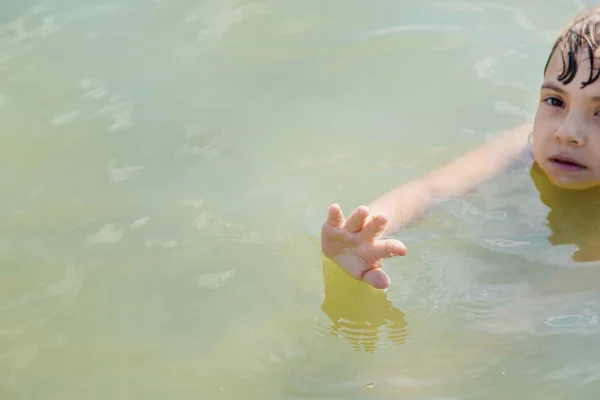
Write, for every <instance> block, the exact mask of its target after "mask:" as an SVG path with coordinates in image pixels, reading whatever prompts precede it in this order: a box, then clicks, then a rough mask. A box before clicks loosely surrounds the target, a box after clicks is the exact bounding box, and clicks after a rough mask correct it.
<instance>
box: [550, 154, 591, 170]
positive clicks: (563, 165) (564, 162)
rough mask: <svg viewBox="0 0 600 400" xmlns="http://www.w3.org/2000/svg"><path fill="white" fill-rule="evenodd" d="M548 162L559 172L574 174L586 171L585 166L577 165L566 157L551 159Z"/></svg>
mask: <svg viewBox="0 0 600 400" xmlns="http://www.w3.org/2000/svg"><path fill="white" fill-rule="evenodd" d="M550 162H551V163H552V165H553V166H554V168H556V169H559V170H561V171H567V172H576V171H582V170H584V169H587V168H586V166H585V165H583V164H580V163H578V162H577V161H575V160H573V159H572V158H567V157H552V158H551V159H550Z"/></svg>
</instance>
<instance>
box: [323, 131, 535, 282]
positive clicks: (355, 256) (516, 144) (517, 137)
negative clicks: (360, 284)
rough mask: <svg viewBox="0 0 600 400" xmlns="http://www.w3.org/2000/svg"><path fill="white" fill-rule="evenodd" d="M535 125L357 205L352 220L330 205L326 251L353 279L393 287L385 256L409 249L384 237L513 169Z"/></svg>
mask: <svg viewBox="0 0 600 400" xmlns="http://www.w3.org/2000/svg"><path fill="white" fill-rule="evenodd" d="M531 129H532V126H531V125H523V126H520V127H518V128H515V129H513V130H511V131H508V132H506V133H504V134H502V135H500V136H497V137H495V138H493V139H492V140H490V141H489V142H488V143H486V144H485V145H483V146H481V147H480V148H478V149H476V150H473V151H471V152H470V153H467V154H466V155H464V156H462V157H460V158H458V159H456V160H454V161H452V162H451V163H449V164H447V165H445V166H443V167H442V168H440V169H437V170H435V171H433V172H431V173H430V174H428V175H426V176H424V177H423V178H420V179H418V180H414V181H411V182H408V183H405V184H403V185H401V186H398V187H396V188H395V189H393V190H391V191H389V192H387V193H385V194H384V195H382V196H381V197H379V198H378V199H376V200H375V201H373V202H372V203H371V204H369V206H368V207H365V206H361V207H358V208H357V209H355V210H354V211H353V212H352V213H351V214H350V216H349V217H348V219H345V218H344V215H343V213H342V210H341V209H340V207H339V206H338V205H337V204H333V205H331V206H330V207H329V215H328V217H327V220H326V221H325V223H324V224H323V226H322V229H321V248H322V250H323V253H324V254H325V256H327V257H329V258H330V259H332V260H333V261H335V262H336V263H337V264H338V265H339V266H340V267H341V268H342V269H343V270H345V271H346V272H347V273H349V274H350V275H351V276H353V277H354V278H356V279H359V280H363V281H365V282H367V283H368V284H370V285H371V286H373V287H375V288H379V289H385V288H387V287H389V285H390V279H389V277H388V276H387V274H386V273H385V272H384V271H383V270H382V261H383V259H384V258H390V257H394V256H404V255H405V254H406V251H407V249H406V247H405V246H404V244H402V243H401V242H400V241H398V240H395V239H384V237H385V236H387V235H389V234H392V233H394V232H397V231H398V230H399V229H401V228H402V227H404V226H407V225H408V224H410V223H413V222H414V221H416V220H417V219H418V218H420V217H422V216H423V214H424V213H425V212H426V211H427V210H428V209H429V208H430V207H431V206H432V205H433V204H435V203H437V202H438V201H440V200H444V199H447V198H451V197H456V196H460V195H463V194H466V193H468V192H469V191H471V190H473V189H474V188H476V187H477V186H479V185H481V184H482V183H484V182H485V181H488V180H490V179H492V178H494V177H495V176H497V175H498V174H500V173H502V172H503V171H504V170H506V169H507V168H509V167H510V166H511V165H512V164H513V163H514V162H516V161H517V160H518V159H519V157H520V156H521V155H522V154H523V152H524V151H525V150H526V149H527V148H528V136H529V133H530V132H531Z"/></svg>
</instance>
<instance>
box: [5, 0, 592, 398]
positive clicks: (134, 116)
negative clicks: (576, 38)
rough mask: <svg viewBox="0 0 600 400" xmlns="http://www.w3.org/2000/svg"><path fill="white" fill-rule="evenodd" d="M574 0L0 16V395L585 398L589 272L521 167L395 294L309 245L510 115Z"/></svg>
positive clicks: (416, 234) (528, 105) (115, 7)
mask: <svg viewBox="0 0 600 400" xmlns="http://www.w3.org/2000/svg"><path fill="white" fill-rule="evenodd" d="M592 3H593V2H592V1H586V2H583V1H576V0H573V1H567V0H553V1H528V2H520V1H516V0H510V1H509V0H505V1H501V2H500V1H496V2H485V3H481V2H458V1H432V0H423V1H419V2H415V1H391V0H381V1H377V2H357V1H351V2H348V1H341V0H332V1H328V2H320V1H309V2H307V1H279V2H275V1H257V0H248V1H235V0H212V1H202V2H195V1H191V0H171V1H167V0H130V1H123V2H114V3H108V2H102V1H92V0H77V1H74V0H71V1H69V0H63V1H41V0H27V1H18V2H17V1H13V2H9V1H5V2H2V3H1V4H0V127H1V128H2V129H1V130H0V135H1V136H0V137H1V139H2V146H0V166H1V168H0V184H1V187H2V193H3V195H2V197H1V200H0V217H1V219H2V224H0V259H1V265H2V269H1V270H0V271H1V272H0V274H1V275H0V395H1V396H0V397H1V398H2V399H6V400H13V399H61V400H70V399H80V398H86V399H96V398H97V399H105V398H111V399H130V398H145V399H172V398H177V399H198V398H201V399H205V398H206V399H212V398H223V399H229V398H231V399H240V398H244V399H270V398H274V399H275V398H276V399H334V398H340V399H342V398H343V399H391V398H402V399H413V398H414V399H438V400H439V399H458V398H460V399H471V398H473V399H480V398H486V399H509V398H528V399H537V398H544V399H553V398H556V399H558V398H560V399H562V398H564V397H566V396H571V397H572V398H591V395H592V394H596V393H597V392H598V390H599V389H600V383H599V382H598V380H599V379H600V363H598V361H597V360H598V355H599V354H598V353H599V350H598V347H597V339H598V334H599V329H600V328H599V326H600V325H599V324H600V321H599V316H598V315H599V313H600V297H599V296H597V295H596V294H595V293H594V288H595V286H594V282H595V275H596V273H595V267H597V264H596V263H581V262H576V261H575V260H574V257H573V254H574V252H575V251H576V248H575V246H574V245H572V244H569V243H568V241H567V242H566V243H563V244H556V243H555V244H554V245H553V244H552V243H551V241H550V240H549V239H548V238H549V235H550V234H551V232H550V228H551V227H550V226H549V225H548V223H547V218H548V209H547V207H545V206H544V204H543V203H542V202H541V201H540V198H539V195H538V193H537V191H536V190H535V188H534V186H533V184H532V183H531V180H530V177H529V172H528V171H526V170H518V171H515V172H514V173H513V174H511V175H510V176H509V177H506V178H504V179H503V180H500V181H498V182H497V183H496V184H495V185H490V186H489V187H486V188H484V189H482V190H481V191H478V192H476V193H473V194H472V195H470V196H468V197H465V198H462V199H456V200H452V201H448V202H446V203H444V204H443V205H441V206H440V207H438V208H437V209H436V210H434V211H433V212H432V213H431V214H430V215H428V216H427V218H425V219H424V220H423V221H421V222H420V223H419V224H418V225H416V226H415V227H413V228H411V229H408V230H406V231H404V232H401V233H400V234H399V237H401V238H402V240H404V241H405V242H406V243H407V244H408V245H409V252H410V254H409V256H407V257H406V258H403V259H398V260H392V261H390V262H388V263H387V264H386V269H387V270H388V271H389V274H390V276H391V277H392V280H393V285H392V287H391V288H390V289H389V290H388V291H387V292H386V293H382V292H376V291H373V290H370V289H368V288H366V287H365V286H364V285H362V284H360V283H358V282H355V281H353V280H351V279H349V278H347V277H346V276H345V275H344V274H342V273H340V271H339V270H338V269H337V268H336V267H335V266H334V265H332V264H331V263H329V262H324V261H323V259H322V257H321V254H320V251H319V228H320V225H321V222H322V221H323V219H324V217H325V212H326V209H327V206H328V205H329V204H330V203H332V202H339V203H340V204H341V205H342V206H343V208H344V210H346V211H350V210H351V208H353V207H355V206H357V205H359V204H361V203H367V202H369V201H371V200H372V199H373V198H374V197H376V196H377V195H379V194H380V193H381V192H382V191H384V190H387V189H390V188H391V187H393V186H395V185H397V184H400V183H402V182H404V181H406V180H408V179H412V178H415V177H418V176H420V175H422V174H423V173H425V172H426V171H429V170H430V169H432V168H434V167H436V166H439V165H441V164H442V163H444V162H446V161H448V160H451V159H452V158H453V157H455V156H457V155H458V154H461V153H463V152H465V151H467V150H468V149H472V148H474V147H476V146H478V145H479V144H481V143H483V142H484V141H485V139H486V137H487V136H488V135H489V134H490V133H492V132H496V131H500V130H502V129H507V128H511V127H513V126H515V125H516V124H519V123H522V122H524V121H526V120H527V119H528V118H529V117H530V116H531V115H532V113H533V112H534V110H535V105H536V97H537V87H538V85H539V83H540V79H541V70H542V68H543V63H544V62H545V57H546V52H547V51H548V49H549V47H550V45H551V41H552V39H553V37H554V35H556V34H557V32H558V31H559V29H560V28H561V27H562V25H563V24H564V23H565V22H566V21H567V20H568V19H569V18H570V16H572V15H573V14H574V13H575V12H576V10H577V9H578V8H579V7H581V6H583V5H585V4H588V5H589V4H592ZM581 282H587V283H588V286H587V287H583V286H582V285H581V284H580V283H581ZM590 285H591V288H590ZM586 290H587V291H586Z"/></svg>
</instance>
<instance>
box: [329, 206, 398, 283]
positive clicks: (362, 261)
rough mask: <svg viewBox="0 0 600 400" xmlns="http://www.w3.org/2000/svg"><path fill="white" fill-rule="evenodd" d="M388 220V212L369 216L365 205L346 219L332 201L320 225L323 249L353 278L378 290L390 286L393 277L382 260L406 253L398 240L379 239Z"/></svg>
mask: <svg viewBox="0 0 600 400" xmlns="http://www.w3.org/2000/svg"><path fill="white" fill-rule="evenodd" d="M387 223H388V219H387V217H386V216H385V215H383V214H378V215H369V209H368V208H367V207H365V206H360V207H358V208H356V209H355V210H354V211H353V212H352V213H351V214H350V216H349V217H348V219H344V214H343V213H342V210H341V208H340V206H339V205H338V204H332V205H331V206H330V207H329V215H328V216H327V220H326V221H325V223H324V224H323V226H322V228H321V249H322V250H323V253H324V254H325V255H326V256H327V257H329V258H330V259H331V260H333V261H334V262H335V263H336V264H338V265H339V266H340V267H341V268H342V269H343V270H344V271H346V272H347V273H348V274H350V275H351V276H352V277H354V278H356V279H358V280H362V281H364V282H367V283H368V284H369V285H371V286H373V287H374V288H376V289H387V288H388V287H389V286H390V277H389V276H388V275H387V274H386V273H385V272H384V271H383V269H382V261H383V259H385V258H390V257H394V256H404V255H406V252H407V249H406V246H405V245H404V244H403V243H402V242H400V241H399V240H395V239H381V238H380V235H381V233H382V232H383V231H384V230H385V227H386V225H387Z"/></svg>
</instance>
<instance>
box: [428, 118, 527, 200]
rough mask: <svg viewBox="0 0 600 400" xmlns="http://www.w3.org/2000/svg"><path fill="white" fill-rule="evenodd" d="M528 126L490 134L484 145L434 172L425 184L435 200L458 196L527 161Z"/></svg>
mask: <svg viewBox="0 0 600 400" xmlns="http://www.w3.org/2000/svg"><path fill="white" fill-rule="evenodd" d="M532 128H533V125H532V124H524V125H521V126H518V127H516V128H513V129H511V130H509V131H505V132H503V133H501V134H498V135H494V136H492V137H491V138H489V140H488V141H487V143H485V144H484V145H482V146H480V147H479V148H477V149H475V150H472V151H471V152H469V153H467V154H465V155H463V156H461V157H459V158H458V159H456V160H454V161H453V162H451V163H449V164H448V165H446V166H444V167H442V168H440V169H438V170H436V171H434V172H433V173H431V174H430V175H429V176H427V177H426V181H427V183H428V185H429V187H430V188H431V190H432V193H433V194H434V196H435V197H437V198H445V197H449V196H456V195H462V194H464V193H466V192H468V191H470V190H472V189H474V188H475V187H476V186H478V185H480V184H482V183H484V182H485V181H488V180H490V179H492V178H494V177H496V176H498V175H499V174H501V173H503V172H504V171H507V170H508V169H510V168H512V167H514V166H515V165H517V164H522V163H523V162H527V161H526V160H527V159H528V158H532V157H530V155H529V153H531V146H530V144H529V142H530V141H529V136H530V133H531V131H532Z"/></svg>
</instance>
